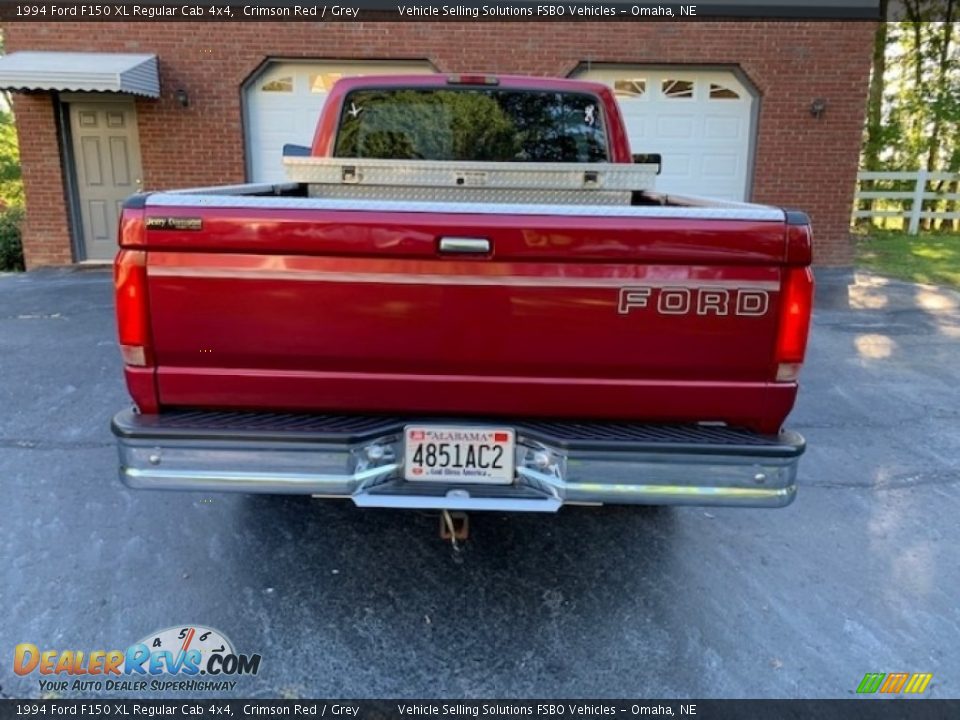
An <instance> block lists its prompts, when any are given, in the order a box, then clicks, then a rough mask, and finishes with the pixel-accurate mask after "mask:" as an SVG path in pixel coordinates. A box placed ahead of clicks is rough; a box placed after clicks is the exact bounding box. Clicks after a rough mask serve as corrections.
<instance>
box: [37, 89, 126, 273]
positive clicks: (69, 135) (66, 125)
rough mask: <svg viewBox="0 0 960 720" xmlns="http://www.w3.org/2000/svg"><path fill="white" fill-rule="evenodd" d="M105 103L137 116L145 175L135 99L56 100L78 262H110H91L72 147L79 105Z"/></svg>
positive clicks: (71, 96)
mask: <svg viewBox="0 0 960 720" xmlns="http://www.w3.org/2000/svg"><path fill="white" fill-rule="evenodd" d="M81 103H82V104H92V103H106V104H116V103H124V104H129V105H130V106H131V107H132V108H133V113H134V134H135V136H136V139H137V147H138V148H139V154H140V172H141V176H142V173H143V148H142V147H140V125H139V123H138V122H137V120H138V118H137V103H136V99H135V98H134V97H133V96H132V95H129V94H127V93H113V92H61V93H57V94H56V95H55V97H54V112H55V114H56V121H57V126H58V130H59V132H58V133H57V141H58V144H59V145H60V148H59V149H60V160H61V163H60V164H61V167H62V168H63V192H64V197H65V198H66V201H67V203H66V204H67V227H68V229H69V233H70V248H71V251H72V254H73V261H74V262H75V263H84V262H90V263H97V264H103V263H108V262H109V261H107V260H90V259H89V258H88V257H87V248H86V245H85V244H84V238H83V217H82V215H81V212H82V211H81V205H80V188H79V185H78V182H77V163H76V155H75V153H74V147H73V131H72V129H71V128H72V125H71V122H70V112H71V108H72V106H73V105H76V104H81Z"/></svg>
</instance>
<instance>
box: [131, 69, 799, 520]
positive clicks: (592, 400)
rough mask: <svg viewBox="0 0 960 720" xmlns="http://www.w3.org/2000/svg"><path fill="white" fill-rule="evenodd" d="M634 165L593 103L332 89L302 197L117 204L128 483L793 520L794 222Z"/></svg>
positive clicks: (484, 88) (404, 504)
mask: <svg viewBox="0 0 960 720" xmlns="http://www.w3.org/2000/svg"><path fill="white" fill-rule="evenodd" d="M643 150H655V149H654V148H643ZM651 160H655V158H653V157H652V156H633V155H631V151H630V148H629V145H628V142H627V136H626V132H625V130H624V125H623V122H622V119H621V116H620V112H619V110H618V108H617V103H616V100H615V98H614V95H613V94H612V92H611V91H610V89H609V88H607V87H605V86H602V85H597V84H593V83H587V82H579V81H572V80H557V79H546V78H535V77H491V76H441V75H437V76H426V77H423V76H415V77H405V76H390V77H365V78H353V79H346V80H341V81H340V82H338V83H337V84H336V86H335V87H334V88H333V90H332V92H331V93H330V96H329V98H328V100H327V102H326V105H325V107H324V109H323V112H322V114H321V117H320V120H319V123H318V126H317V131H316V135H315V138H314V141H313V145H312V147H311V148H309V149H306V148H303V149H300V150H299V151H298V150H297V149H296V148H292V149H291V152H290V156H289V157H287V158H285V162H286V164H287V167H288V172H289V173H290V175H291V182H289V183H284V184H278V185H257V184H250V185H238V186H228V187H209V188H194V189H189V190H179V191H172V192H154V193H143V194H138V195H135V196H133V197H131V198H130V199H129V200H128V201H127V202H126V204H125V206H124V210H123V215H122V220H121V228H120V238H119V239H120V247H121V249H120V252H119V254H118V255H117V258H116V263H115V280H116V302H117V317H118V324H119V340H120V345H121V348H122V353H123V360H124V372H125V375H126V381H127V387H128V388H129V391H130V394H131V396H132V398H133V402H134V407H133V408H132V409H128V410H124V411H122V412H120V413H119V414H118V415H117V416H116V417H115V418H114V420H113V432H114V434H115V435H116V436H117V439H118V443H119V452H120V476H121V478H122V479H123V481H124V482H125V483H126V484H127V485H129V486H131V487H136V488H167V489H178V490H202V491H207V492H210V491H237V492H247V493H257V492H264V493H303V494H309V495H313V496H318V497H343V498H350V499H351V500H352V501H353V502H354V503H355V504H356V505H358V506H361V507H400V508H429V509H438V510H525V511H555V510H557V509H558V508H559V507H561V506H562V505H564V504H603V503H639V504H699V505H741V506H766V507H775V506H783V505H787V504H788V503H789V502H790V501H791V500H792V499H793V497H794V494H795V490H796V474H797V463H798V459H799V457H800V455H801V454H802V453H803V450H804V442H803V439H802V438H801V437H800V436H799V435H797V434H796V433H794V432H791V431H789V430H784V429H783V428H782V425H783V422H784V420H785V418H786V417H787V415H788V413H789V412H790V410H791V408H792V407H793V404H794V400H795V398H796V394H797V375H798V372H799V370H800V366H801V363H802V361H803V358H804V352H805V346H806V342H807V333H808V327H809V321H810V314H811V303H812V294H813V277H812V274H811V271H810V268H809V265H810V262H811V231H810V225H809V222H808V220H807V217H806V216H805V215H804V214H803V213H801V212H796V211H785V210H782V209H779V208H774V207H767V206H761V205H753V204H746V203H732V202H720V201H711V200H707V199H703V198H687V197H677V196H672V195H667V194H663V193H658V192H656V190H655V189H654V187H653V186H654V184H655V173H656V168H655V167H654V166H653V165H652V164H651ZM665 161H666V162H669V161H670V159H669V158H666V159H665Z"/></svg>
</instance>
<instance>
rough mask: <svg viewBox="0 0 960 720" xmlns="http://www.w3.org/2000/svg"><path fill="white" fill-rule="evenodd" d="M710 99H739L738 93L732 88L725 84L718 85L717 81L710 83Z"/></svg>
mask: <svg viewBox="0 0 960 720" xmlns="http://www.w3.org/2000/svg"><path fill="white" fill-rule="evenodd" d="M710 99H711V100H739V99H740V93H738V92H737V91H736V90H734V89H732V88H728V87H727V86H726V85H718V84H717V83H710Z"/></svg>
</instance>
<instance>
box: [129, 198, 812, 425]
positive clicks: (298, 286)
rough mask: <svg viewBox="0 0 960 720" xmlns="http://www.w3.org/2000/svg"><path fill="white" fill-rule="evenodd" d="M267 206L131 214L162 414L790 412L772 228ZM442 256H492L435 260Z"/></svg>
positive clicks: (675, 417)
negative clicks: (136, 225) (781, 368)
mask: <svg viewBox="0 0 960 720" xmlns="http://www.w3.org/2000/svg"><path fill="white" fill-rule="evenodd" d="M259 200H261V202H257V203H254V204H253V205H252V206H251V207H232V208H231V207H217V208H211V207H209V206H208V205H206V204H204V203H200V204H198V205H196V206H192V207H191V206H190V205H189V203H186V202H184V200H181V201H179V203H178V204H177V205H176V206H172V205H171V206H166V205H158V206H151V204H150V203H149V201H148V203H147V206H146V207H145V208H144V209H143V213H144V217H145V219H146V221H147V222H146V230H145V240H144V249H145V250H146V251H147V277H148V288H149V302H150V323H151V328H150V329H151V332H152V344H153V354H154V362H155V365H156V383H157V385H156V387H157V395H158V400H159V403H160V405H163V406H185V407H213V408H257V409H261V410H262V409H277V410H303V411H318V412H361V413H363V412H379V413H418V414H421V415H422V414H425V413H427V414H436V415H458V414H471V415H490V416H526V417H535V416H549V417H557V418H563V417H571V418H573V417H575V418H583V419H586V418H597V419H633V420H645V421H646V420H649V421H654V420H656V421H680V420H683V421H691V420H699V421H725V422H730V423H734V424H742V425H747V426H753V427H756V428H758V429H762V430H771V431H772V430H775V429H777V428H778V427H779V424H780V422H781V421H782V420H783V418H784V417H785V416H786V414H787V412H789V409H790V407H791V406H792V403H793V399H794V394H795V391H796V387H795V384H794V383H777V382H774V377H775V375H776V361H775V358H774V348H775V345H776V336H777V328H778V306H779V293H780V285H781V276H782V273H783V267H784V263H785V257H786V226H785V223H784V220H783V217H782V214H780V216H779V218H778V216H777V212H776V211H769V210H768V211H767V214H766V215H764V214H762V213H760V214H758V215H757V217H756V218H743V217H742V216H741V217H739V218H736V219H727V218H724V217H723V213H722V212H721V213H714V214H713V216H710V215H709V214H703V215H702V216H697V214H696V213H692V214H688V215H686V216H684V217H670V216H668V215H665V216H657V214H656V213H651V214H650V215H649V216H645V217H638V216H637V215H636V214H629V213H622V214H618V212H617V211H618V208H599V209H598V208H594V209H593V211H590V210H589V209H586V210H585V209H582V208H581V209H579V210H577V211H575V212H570V213H563V212H557V211H551V212H543V213H537V212H527V213H524V212H519V213H518V212H508V211H507V209H504V208H501V209H500V210H499V211H498V212H495V213H494V212H490V213H487V212H480V211H477V212H470V211H465V209H464V208H462V207H461V208H454V209H453V210H452V211H450V212H441V211H432V212H413V211H409V210H410V208H413V209H415V205H414V204H411V205H410V208H407V209H406V211H403V210H398V209H390V210H386V211H384V210H378V211H374V210H370V209H324V208H323V207H322V204H321V203H316V202H313V203H311V202H310V201H307V200H304V201H301V202H300V204H299V205H298V203H297V202H288V203H285V204H282V203H280V202H275V203H273V204H271V203H270V202H269V201H270V200H276V199H274V198H262V199H259ZM281 205H283V206H281ZM591 212H592V214H591ZM601 212H602V213H603V214H598V213H601ZM741 215H742V214H741ZM444 238H447V239H454V240H455V241H456V240H457V239H462V238H467V239H469V240H472V241H477V240H480V241H484V240H485V241H487V242H488V243H489V252H479V253H476V254H473V253H471V254H461V253H445V252H443V251H442V250H441V240H442V239H444ZM452 245H453V246H455V247H458V246H459V245H462V243H457V242H453V243H452ZM468 245H469V244H468ZM471 247H472V249H477V248H481V249H482V248H483V245H482V244H481V245H477V243H473V244H472V245H471Z"/></svg>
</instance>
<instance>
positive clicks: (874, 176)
mask: <svg viewBox="0 0 960 720" xmlns="http://www.w3.org/2000/svg"><path fill="white" fill-rule="evenodd" d="M853 217H854V219H855V220H857V219H861V218H870V219H871V220H873V219H875V218H879V219H880V221H881V224H882V225H884V226H886V225H888V222H887V221H888V219H891V218H893V219H896V218H899V220H900V225H901V227H902V228H906V230H907V232H908V233H910V234H911V235H916V234H917V233H918V232H919V231H920V224H921V222H923V224H924V226H925V227H927V228H930V227H936V228H939V227H946V223H947V222H948V221H950V222H952V223H953V229H954V230H956V229H958V227H960V174H958V173H947V172H928V171H926V170H919V171H915V172H860V173H858V174H857V197H856V202H855V203H854V212H853ZM894 224H896V223H894Z"/></svg>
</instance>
